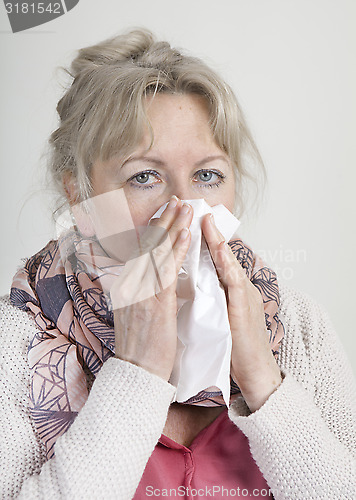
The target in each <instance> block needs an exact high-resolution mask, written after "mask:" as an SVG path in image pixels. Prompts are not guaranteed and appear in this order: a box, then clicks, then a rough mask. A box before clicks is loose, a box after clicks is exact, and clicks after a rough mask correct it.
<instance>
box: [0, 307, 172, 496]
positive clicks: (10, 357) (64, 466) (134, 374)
mask: <svg viewBox="0 0 356 500" xmlns="http://www.w3.org/2000/svg"><path fill="white" fill-rule="evenodd" d="M0 302H1V303H0V309H1V311H0V313H2V314H0V319H1V321H0V347H1V349H0V353H1V358H2V359H1V364H0V370H1V372H0V373H1V377H0V382H1V383H0V403H1V404H0V420H1V431H0V449H1V453H0V457H1V458H0V466H1V470H2V471H3V472H4V474H3V473H2V474H1V479H0V498H19V499H26V500H28V499H31V500H36V499H38V500H40V499H41V500H43V499H57V498H61V499H62V498H68V499H72V498H75V499H81V498H83V499H84V498H85V499H86V498H97V499H100V498H102V499H107V498H123V499H124V498H127V499H129V498H132V497H133V495H134V493H135V491H136V488H137V486H138V483H139V481H140V479H141V476H142V474H143V471H144V468H145V465H146V462H147V461H148V459H149V457H150V455H151V453H152V452H153V450H154V447H155V445H156V443H157V441H158V439H159V437H160V435H161V433H162V430H163V427H164V424H165V421H166V418H167V412H168V408H169V405H170V403H171V400H172V399H173V395H174V391H175V388H174V387H173V386H171V385H170V384H169V383H167V382H165V381H164V380H162V379H160V378H159V377H157V376H155V375H151V374H150V373H148V372H147V371H145V370H143V369H141V368H139V367H137V366H134V365H132V364H130V363H127V362H125V361H121V360H119V359H114V358H111V359H109V360H108V361H106V363H105V364H104V365H103V367H102V369H101V370H100V372H99V374H98V376H97V378H96V380H95V381H94V383H93V386H92V389H91V391H90V394H89V398H88V400H87V402H86V404H85V405H84V407H83V408H82V410H81V411H80V413H79V415H78V417H77V418H76V420H75V421H74V423H73V424H72V426H71V427H70V428H69V430H68V431H67V432H66V433H65V434H64V435H63V436H61V437H60V438H59V439H58V441H57V443H56V445H55V456H54V458H52V459H51V460H49V461H47V462H46V461H45V458H44V450H43V447H41V444H40V442H39V440H38V436H37V435H36V431H35V429H34V427H33V424H32V421H31V418H30V415H29V412H28V410H27V408H28V384H29V381H28V377H29V375H28V367H27V366H26V342H25V337H26V335H27V334H28V330H29V329H30V330H31V329H33V328H34V324H33V320H32V318H29V317H28V315H27V314H26V313H24V312H22V311H19V310H16V309H14V308H12V306H11V305H10V304H8V303H7V302H6V301H5V302H4V301H0ZM4 304H5V305H4Z"/></svg>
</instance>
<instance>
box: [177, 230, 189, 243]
mask: <svg viewBox="0 0 356 500" xmlns="http://www.w3.org/2000/svg"><path fill="white" fill-rule="evenodd" d="M188 236H189V229H188V228H187V227H183V229H182V230H181V232H180V234H179V240H180V241H184V240H186V239H187V238H188Z"/></svg>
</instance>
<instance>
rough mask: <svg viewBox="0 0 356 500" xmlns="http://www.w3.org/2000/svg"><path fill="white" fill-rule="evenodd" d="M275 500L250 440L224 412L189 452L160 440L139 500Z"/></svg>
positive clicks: (169, 440)
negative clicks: (224, 499)
mask: <svg viewBox="0 0 356 500" xmlns="http://www.w3.org/2000/svg"><path fill="white" fill-rule="evenodd" d="M249 496H250V497H253V498H255V499H258V498H264V499H266V498H273V497H272V494H271V492H270V490H269V487H268V484H267V482H266V480H265V479H264V477H263V476H262V473H261V472H260V470H259V468H258V467H257V464H256V462H255V461H254V459H253V458H252V455H251V452H250V448H249V444H248V440H247V438H246V436H245V435H244V434H243V433H242V431H240V429H239V428H238V427H236V425H235V424H234V423H233V422H231V420H230V419H229V417H228V412H227V409H226V410H225V411H223V412H222V413H221V414H220V415H219V416H218V417H217V418H216V419H215V420H214V421H213V422H212V423H211V424H210V425H209V426H208V427H205V429H203V430H202V431H201V432H200V433H199V434H198V435H197V436H196V438H195V439H194V441H193V442H192V444H191V445H190V447H189V448H187V447H186V446H183V445H180V444H178V443H176V442H175V441H173V440H172V439H170V438H168V437H166V436H164V435H163V434H162V436H161V437H160V439H159V441H158V443H157V445H156V447H155V449H154V451H153V453H152V455H151V457H150V459H149V461H148V462H147V465H146V469H145V471H144V474H143V476H142V478H141V481H140V484H139V485H138V488H137V490H136V494H135V496H134V499H135V500H138V499H143V498H145V499H147V498H149V497H152V498H161V497H166V498H174V497H176V498H184V499H189V500H191V499H195V500H197V499H202V498H213V497H215V498H218V499H220V498H225V497H227V498H230V497H236V498H239V497H247V498H248V497H249Z"/></svg>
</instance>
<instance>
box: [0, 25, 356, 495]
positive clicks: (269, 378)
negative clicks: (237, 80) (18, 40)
mask: <svg viewBox="0 0 356 500" xmlns="http://www.w3.org/2000/svg"><path fill="white" fill-rule="evenodd" d="M71 74H72V76H73V82H72V85H71V86H70V88H69V89H68V91H67V92H66V93H65V95H64V96H63V98H62V99H61V100H60V102H59V104H58V107H57V110H58V113H59V116H60V125H59V127H58V129H57V130H56V131H55V132H54V133H53V134H52V136H51V145H52V148H53V157H52V162H51V169H52V174H53V177H54V179H55V181H56V182H57V185H58V187H59V189H60V190H62V192H63V194H64V195H65V197H66V199H67V201H68V203H69V205H70V206H71V212H72V215H73V218H74V230H73V231H74V232H73V231H72V230H70V231H72V232H69V233H68V232H64V235H61V237H60V238H59V240H58V242H50V243H49V244H48V245H47V246H46V247H45V249H43V250H42V251H41V252H39V253H38V254H36V255H35V256H33V257H32V258H31V259H29V260H28V261H27V263H26V265H25V266H24V268H23V269H20V270H19V271H18V273H17V275H16V276H15V278H14V283H13V287H12V292H11V303H10V302H9V300H8V299H7V298H5V299H4V300H3V301H2V316H1V318H2V323H3V324H2V329H1V331H2V337H1V338H2V340H1V343H2V352H3V353H4V355H3V356H4V360H3V362H2V367H3V368H2V376H1V382H2V385H3V389H2V394H4V403H3V404H2V406H1V411H2V413H3V418H2V421H3V422H4V423H3V426H2V428H3V429H2V432H3V437H2V440H3V442H2V445H1V449H2V453H3V456H4V458H3V460H4V466H3V468H2V470H3V471H4V477H3V480H2V488H3V495H4V497H14V496H15V497H16V496H18V495H19V497H20V498H51V497H53V498H57V497H69V498H82V497H83V498H84V497H87V496H92V497H94V498H133V497H134V498H146V497H147V496H182V497H185V498H194V497H195V496H200V497H203V498H205V497H210V496H215V497H217V498H221V497H224V496H254V497H256V498H262V497H267V496H269V497H271V496H272V495H273V496H274V498H277V499H285V498H295V499H300V498H334V497H337V498H345V499H346V498H347V499H351V498H354V497H355V495H356V491H355V483H356V481H355V479H356V473H355V458H356V452H355V450H356V447H355V442H356V437H355V413H356V404H355V390H354V385H353V384H354V382H353V378H352V373H351V370H350V368H349V366H348V365H347V362H346V359H345V357H344V355H343V353H342V349H341V347H340V345H339V342H338V340H337V337H336V336H335V334H334V332H333V329H332V327H331V325H330V323H329V320H328V318H327V316H326V315H325V313H324V312H323V311H322V310H321V309H320V308H319V307H318V306H317V305H316V304H314V303H313V302H312V301H311V300H310V299H309V298H308V297H306V296H304V295H302V294H300V293H297V292H295V291H292V290H289V289H281V290H280V297H279V292H278V287H277V284H276V280H275V276H274V275H273V272H272V271H270V270H268V268H266V266H264V265H263V264H262V263H261V262H260V260H259V259H258V257H257V256H254V255H253V253H252V251H251V250H250V249H249V248H248V247H247V246H246V245H244V244H243V243H242V242H241V240H234V241H231V242H230V245H227V244H226V242H225V241H224V238H223V236H222V235H221V233H220V232H219V230H218V229H217V227H216V226H215V224H214V220H213V219H212V217H211V216H210V215H209V214H207V215H206V216H205V217H204V218H203V220H202V225H201V230H202V233H203V235H204V237H205V240H206V242H207V245H208V248H209V251H210V254H211V257H212V259H213V262H214V265H215V268H216V273H217V275H218V277H219V280H220V282H221V284H222V286H223V288H224V290H225V293H226V308H227V313H228V319H229V325H230V330H231V340H232V349H231V379H232V382H231V395H232V396H231V404H230V406H229V408H228V409H227V408H226V406H225V405H224V404H222V402H221V399H219V394H217V393H216V392H213V393H207V392H205V393H204V395H203V396H202V397H201V398H200V399H199V398H197V399H194V401H188V402H185V403H186V404H180V403H176V402H175V403H172V401H173V399H174V394H175V387H174V386H173V385H171V384H170V383H169V380H170V377H171V374H172V371H173V369H174V363H175V359H176V354H177V311H178V309H179V305H178V301H177V280H178V275H179V272H180V269H181V268H182V265H183V263H184V261H185V258H186V256H187V252H188V251H189V246H190V241H191V232H190V227H191V223H192V219H193V215H194V213H193V208H192V206H191V204H189V203H185V202H184V201H182V200H194V199H201V198H203V199H204V200H205V201H206V202H207V203H208V205H210V207H214V206H216V205H219V204H223V205H224V206H225V207H226V209H228V210H229V211H230V212H232V211H235V213H237V214H239V213H240V212H241V209H242V201H243V197H244V195H245V191H244V186H245V182H246V179H248V176H249V172H248V170H247V168H246V166H245V163H244V159H245V157H246V156H250V157H251V156H254V157H255V159H257V160H258V159H259V156H258V153H257V151H256V148H255V146H254V143H253V141H252V139H251V137H250V135H249V132H248V130H247V128H246V125H245V122H244V119H243V116H242V113H241V111H240V109H239V107H238V105H237V103H236V99H235V97H234V95H233V93H232V91H231V89H230V88H229V87H228V86H227V85H226V84H225V83H224V82H223V81H222V80H221V79H220V78H219V77H218V76H217V75H216V74H215V73H214V72H213V71H212V70H210V69H209V68H208V67H207V66H205V65H204V64H203V63H202V62H201V61H199V60H197V59H193V58H190V57H187V56H185V55H182V54H181V53H180V52H178V51H177V50H175V49H171V48H170V47H169V45H168V44H167V43H163V42H162V43H158V42H155V41H154V39H153V37H152V35H151V34H150V33H149V32H146V31H133V32H131V33H128V34H127V35H123V36H119V37H115V38H113V39H111V40H108V41H105V42H103V43H101V44H98V45H96V46H93V47H89V48H87V49H83V50H81V51H80V52H79V54H78V56H77V58H76V59H75V60H74V61H73V63H72V67H71ZM167 202H168V205H167V206H166V208H165V209H164V210H163V213H162V215H161V216H160V217H158V218H155V219H154V220H152V221H151V222H150V220H151V218H152V216H154V214H155V213H156V212H157V210H158V209H160V208H161V207H164V206H165V204H166V203H167ZM93 207H94V209H93ZM132 228H134V231H133V234H134V235H135V238H136V236H137V237H138V247H137V245H136V246H135V241H136V242H137V239H136V240H135V238H131V232H132V231H131V232H130V230H132ZM125 231H126V232H125ZM123 232H124V234H125V237H126V239H125V240H123V239H122V233H123ZM167 236H169V238H167ZM123 241H124V243H125V244H123ZM88 242H89V243H88ZM167 242H168V244H167ZM154 252H156V253H155V259H156V261H155V262H156V263H157V262H158V263H159V265H158V267H160V266H162V267H165V273H164V276H168V278H167V281H166V283H165V284H162V283H161V284H160V286H159V287H158V288H157V286H156V285H157V284H156V283H154V284H153V285H152V286H153V290H154V293H150V292H149V293H146V292H142V290H143V289H144V290H145V284H146V282H148V283H150V282H151V281H152V280H151V275H150V269H151V268H150V262H151V260H150V258H148V257H147V258H146V257H145V256H146V255H151V254H153V253H154ZM137 256H139V257H142V256H144V257H145V258H144V260H143V261H140V262H143V265H142V266H141V265H140V266H137V265H133V263H134V264H135V262H136V261H135V258H136V257H137ZM236 257H237V258H236ZM118 263H119V264H118ZM124 264H125V265H124ZM119 265H120V266H121V268H120V272H117V269H118V266H119ZM122 268H123V269H122ZM262 271H263V272H262ZM158 272H159V269H158ZM117 274H119V276H117ZM155 276H156V275H155ZM161 276H162V275H161ZM266 276H267V277H266ZM153 281H154V280H153ZM145 293H146V295H145ZM279 316H281V317H283V323H282V321H281V320H280V319H279ZM283 334H284V337H283V340H282V336H283ZM114 344H115V345H114ZM27 351H28V355H27ZM114 353H115V356H113V354H114ZM27 363H29V365H28V364H27ZM28 366H29V368H30V370H29V368H28ZM87 390H88V391H89V395H88V392H87ZM198 396H199V395H198ZM207 400H209V403H207ZM192 402H194V403H198V404H189V403H192ZM187 403H188V404H187Z"/></svg>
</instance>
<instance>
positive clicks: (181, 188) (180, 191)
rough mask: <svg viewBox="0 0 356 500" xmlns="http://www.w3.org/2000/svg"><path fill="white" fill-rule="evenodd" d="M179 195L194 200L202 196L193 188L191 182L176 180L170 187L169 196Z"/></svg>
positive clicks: (181, 197)
mask: <svg viewBox="0 0 356 500" xmlns="http://www.w3.org/2000/svg"><path fill="white" fill-rule="evenodd" d="M173 195H175V196H177V197H178V198H179V199H181V200H194V199H197V198H201V196H199V194H198V193H197V192H196V191H195V190H194V189H193V187H192V186H191V185H190V183H188V182H186V183H184V182H175V183H173V184H172V186H171V187H170V189H169V198H171V196H173Z"/></svg>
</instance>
